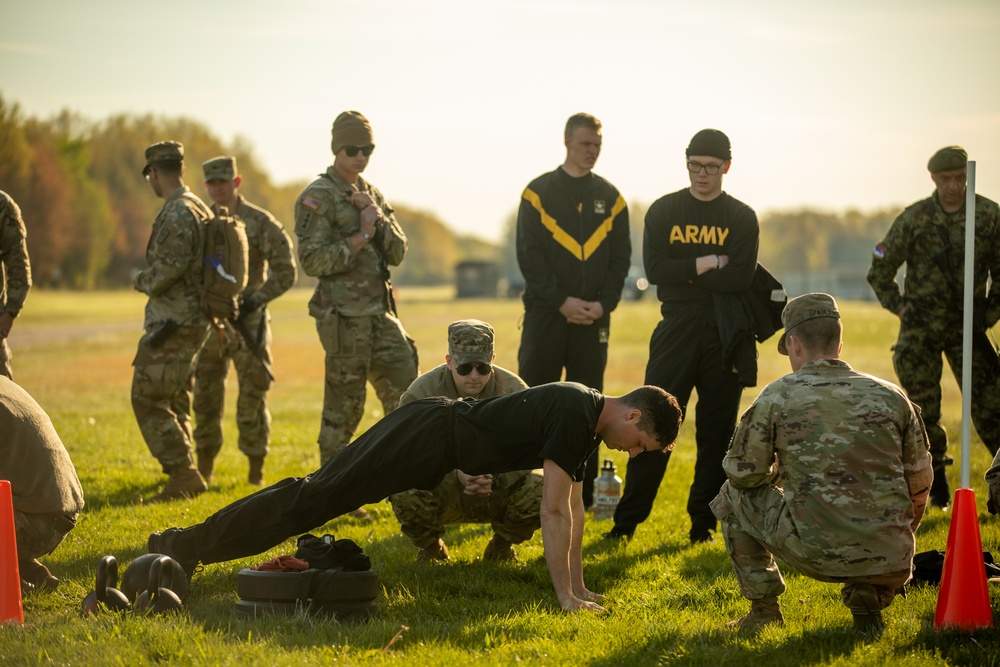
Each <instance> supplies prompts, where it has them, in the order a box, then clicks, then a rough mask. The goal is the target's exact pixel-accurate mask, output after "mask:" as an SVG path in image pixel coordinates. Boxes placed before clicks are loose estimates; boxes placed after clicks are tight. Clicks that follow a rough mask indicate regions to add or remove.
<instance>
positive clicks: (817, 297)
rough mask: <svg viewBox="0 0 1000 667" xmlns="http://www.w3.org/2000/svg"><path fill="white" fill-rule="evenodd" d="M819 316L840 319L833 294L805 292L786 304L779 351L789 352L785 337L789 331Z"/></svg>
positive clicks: (782, 319)
mask: <svg viewBox="0 0 1000 667" xmlns="http://www.w3.org/2000/svg"><path fill="white" fill-rule="evenodd" d="M817 317H832V318H834V319H837V320H839V319H840V311H839V310H837V302H836V301H834V300H833V297H832V296H830V295H829V294H823V293H822V292H813V293H812V294H803V295H802V296H797V297H795V298H794V299H790V300H789V301H788V303H786V304H785V309H784V310H782V311H781V324H782V326H783V327H784V328H785V331H784V332H783V333H782V334H781V338H779V339H778V352H780V353H781V354H785V355H787V354H788V348H787V347H786V346H785V337H786V336H788V332H789V331H791V330H792V329H794V328H795V327H797V326H799V325H800V324H802V323H803V322H806V321H808V320H813V319H816V318H817Z"/></svg>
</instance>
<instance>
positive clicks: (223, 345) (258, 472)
mask: <svg viewBox="0 0 1000 667" xmlns="http://www.w3.org/2000/svg"><path fill="white" fill-rule="evenodd" d="M202 169H204V171H205V187H206V189H207V190H208V195H209V197H211V198H212V201H213V202H214V203H213V204H212V209H213V210H214V211H216V213H217V212H218V207H220V206H225V207H226V208H227V209H228V210H229V212H230V213H231V214H233V215H236V216H238V217H239V218H241V219H242V220H243V222H244V224H245V225H246V233H247V244H248V246H249V263H248V265H247V276H248V280H247V287H246V289H245V290H244V291H243V294H242V297H241V300H240V312H239V317H238V318H237V319H236V320H235V322H234V327H235V331H229V332H228V333H229V335H227V336H225V337H222V336H209V339H208V342H207V343H205V347H204V348H203V349H202V351H201V354H200V355H199V357H198V367H197V370H196V371H195V386H194V417H195V428H194V441H195V446H196V448H197V453H198V472H199V473H201V476H202V477H204V478H205V481H206V482H210V481H211V480H212V473H213V471H214V468H215V457H216V456H217V455H218V453H219V450H220V449H222V442H223V437H222V415H223V409H224V405H225V397H226V375H228V373H229V361H230V360H232V362H233V366H235V367H236V377H237V379H238V380H239V385H240V390H239V391H240V394H239V398H238V399H237V401H236V425H237V427H238V428H239V433H240V434H239V447H240V451H241V452H243V453H244V454H245V455H246V456H247V459H248V460H249V464H250V472H249V475H248V476H247V481H248V482H249V483H250V484H253V485H254V486H262V485H263V484H264V457H265V456H267V451H268V444H269V442H270V440H271V413H270V412H268V410H267V392H268V389H270V388H271V383H272V382H273V380H274V376H273V374H272V373H271V326H270V319H271V318H270V315H269V314H268V312H267V304H268V303H270V302H271V301H272V300H274V299H276V298H277V297H279V296H281V295H282V294H284V293H285V292H287V291H288V290H289V289H290V288H291V287H292V285H294V284H295V278H296V271H297V269H296V266H295V257H294V256H293V254H292V243H291V240H290V239H289V238H288V234H286V233H285V229H284V227H282V226H281V223H280V222H278V221H277V220H275V219H274V216H273V215H271V214H270V213H268V212H267V211H265V210H264V209H262V208H260V207H259V206H255V205H253V204H251V203H250V202H248V201H247V200H246V198H245V197H244V196H243V195H241V194H240V192H239V188H240V184H241V183H242V178H241V177H240V175H239V171H238V169H237V166H236V158H235V157H229V156H222V157H216V158H212V159H211V160H209V161H208V162H205V163H204V164H203V165H202ZM234 333H235V335H233V334H234Z"/></svg>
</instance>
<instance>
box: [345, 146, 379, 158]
mask: <svg viewBox="0 0 1000 667" xmlns="http://www.w3.org/2000/svg"><path fill="white" fill-rule="evenodd" d="M374 150H375V147H374V146H344V152H346V153H347V157H357V156H358V152H359V151H360V152H361V154H362V155H364V156H365V157H368V156H370V155H371V154H372V151H374Z"/></svg>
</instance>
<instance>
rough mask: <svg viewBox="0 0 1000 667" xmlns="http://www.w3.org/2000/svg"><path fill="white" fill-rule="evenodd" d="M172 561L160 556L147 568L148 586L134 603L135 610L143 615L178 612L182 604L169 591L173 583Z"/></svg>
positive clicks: (175, 594) (175, 595)
mask: <svg viewBox="0 0 1000 667" xmlns="http://www.w3.org/2000/svg"><path fill="white" fill-rule="evenodd" d="M172 562H173V560H172V559H171V558H170V557H169V556H160V557H159V558H157V559H156V560H155V561H153V564H152V565H151V566H150V567H149V585H148V586H147V588H146V590H144V591H143V592H142V593H140V594H139V597H138V598H136V601H135V610H136V611H138V612H142V613H144V614H167V613H170V612H176V611H180V610H181V607H183V606H184V603H183V602H181V599H180V598H179V597H178V596H177V593H174V592H173V591H172V590H170V587H171V586H173V583H174V571H173V568H171V567H170V563H172Z"/></svg>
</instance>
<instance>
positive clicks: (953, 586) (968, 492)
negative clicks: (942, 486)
mask: <svg viewBox="0 0 1000 667" xmlns="http://www.w3.org/2000/svg"><path fill="white" fill-rule="evenodd" d="M945 626H951V627H956V628H964V629H966V630H973V629H975V628H990V627H993V611H992V609H990V593H989V590H987V588H986V570H985V568H984V567H983V541H982V538H981V537H980V536H979V516H978V514H977V513H976V496H975V494H974V493H973V491H972V489H959V490H957V491H955V504H954V505H953V506H952V510H951V527H950V528H949V529H948V548H947V549H946V550H945V553H944V570H943V572H942V574H941V589H940V590H939V591H938V601H937V612H936V613H935V614H934V627H935V628H938V629H940V628H942V627H945Z"/></svg>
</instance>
